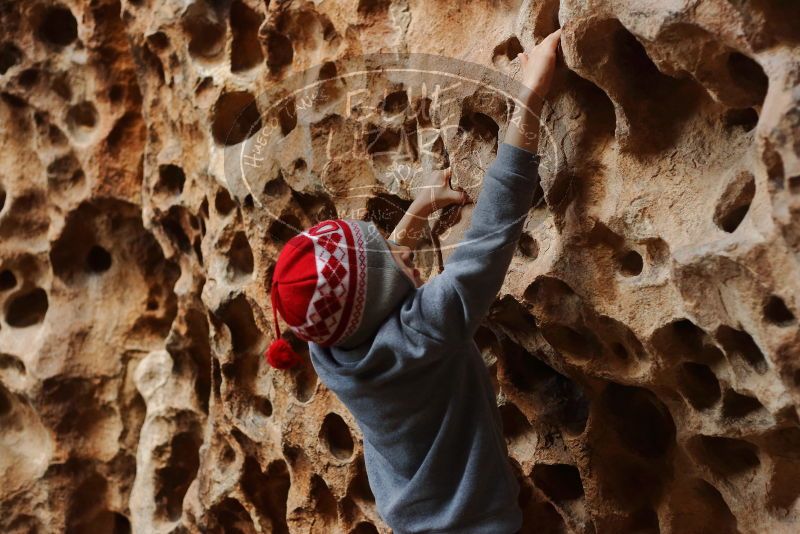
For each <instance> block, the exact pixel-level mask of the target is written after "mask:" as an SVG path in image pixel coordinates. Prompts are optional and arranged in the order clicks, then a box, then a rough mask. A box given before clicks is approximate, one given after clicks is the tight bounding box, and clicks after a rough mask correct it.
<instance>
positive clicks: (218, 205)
mask: <svg viewBox="0 0 800 534" xmlns="http://www.w3.org/2000/svg"><path fill="white" fill-rule="evenodd" d="M235 207H236V203H235V202H234V201H233V199H231V196H230V195H229V194H228V191H226V190H225V189H220V190H219V191H217V195H216V196H215V197H214V209H216V210H217V213H219V214H220V215H227V214H229V213H230V212H231V211H233V208H235Z"/></svg>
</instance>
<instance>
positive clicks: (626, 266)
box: [619, 250, 644, 276]
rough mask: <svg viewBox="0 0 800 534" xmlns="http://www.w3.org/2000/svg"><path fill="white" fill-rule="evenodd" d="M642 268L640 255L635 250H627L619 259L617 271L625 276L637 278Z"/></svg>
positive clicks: (642, 262) (642, 263)
mask: <svg viewBox="0 0 800 534" xmlns="http://www.w3.org/2000/svg"><path fill="white" fill-rule="evenodd" d="M643 267H644V261H643V260H642V255H641V254H639V253H638V252H636V251H635V250H629V251H628V252H626V253H624V254H622V255H621V256H620V257H619V270H620V271H622V274H624V275H625V276H638V275H640V274H641V273H642V268H643Z"/></svg>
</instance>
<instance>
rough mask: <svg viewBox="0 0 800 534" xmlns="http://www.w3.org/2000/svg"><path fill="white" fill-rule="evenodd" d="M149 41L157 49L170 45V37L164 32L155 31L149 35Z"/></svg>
mask: <svg viewBox="0 0 800 534" xmlns="http://www.w3.org/2000/svg"><path fill="white" fill-rule="evenodd" d="M147 42H148V43H149V44H150V45H151V46H152V48H153V49H155V50H164V49H166V48H167V47H168V46H169V37H167V34H166V33H164V32H155V33H151V34H150V35H148V36H147Z"/></svg>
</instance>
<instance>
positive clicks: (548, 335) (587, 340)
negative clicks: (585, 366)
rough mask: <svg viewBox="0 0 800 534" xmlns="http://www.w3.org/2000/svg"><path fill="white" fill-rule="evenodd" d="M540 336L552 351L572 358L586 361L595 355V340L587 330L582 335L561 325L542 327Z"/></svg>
mask: <svg viewBox="0 0 800 534" xmlns="http://www.w3.org/2000/svg"><path fill="white" fill-rule="evenodd" d="M542 335H544V338H545V339H546V340H547V342H548V343H550V345H552V346H553V348H554V349H556V350H558V351H559V352H563V353H566V354H569V355H571V356H574V357H575V358H578V359H580V360H588V359H591V358H593V357H594V356H595V355H596V354H597V352H598V351H597V340H596V339H594V335H593V334H592V333H591V332H589V331H588V330H587V331H586V332H585V334H584V333H581V332H578V331H577V330H575V329H574V328H571V327H569V326H566V325H561V324H546V325H542Z"/></svg>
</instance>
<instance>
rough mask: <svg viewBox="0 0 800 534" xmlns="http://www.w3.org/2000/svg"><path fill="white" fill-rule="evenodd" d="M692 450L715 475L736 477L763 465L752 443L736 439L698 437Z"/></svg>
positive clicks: (693, 442) (694, 440) (693, 443)
mask: <svg viewBox="0 0 800 534" xmlns="http://www.w3.org/2000/svg"><path fill="white" fill-rule="evenodd" d="M691 445H692V450H693V452H694V454H695V456H696V457H697V458H698V460H700V461H701V462H703V463H705V464H706V465H707V466H708V467H709V468H710V469H711V470H712V471H714V473H715V474H717V475H718V476H723V477H735V476H737V475H740V474H742V473H745V472H747V471H750V470H752V469H755V468H757V467H758V466H759V465H761V461H760V460H759V458H758V449H757V448H756V446H755V445H753V444H752V443H748V442H747V441H743V440H740V439H734V438H724V437H716V436H696V437H695V438H694V439H693V440H692V443H691Z"/></svg>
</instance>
